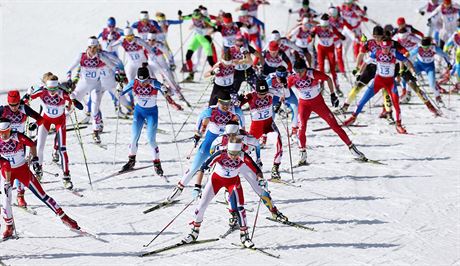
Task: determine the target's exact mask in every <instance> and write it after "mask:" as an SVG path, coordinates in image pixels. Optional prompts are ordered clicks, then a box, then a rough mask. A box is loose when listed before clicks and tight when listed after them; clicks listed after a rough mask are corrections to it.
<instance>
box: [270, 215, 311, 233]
mask: <svg viewBox="0 0 460 266" xmlns="http://www.w3.org/2000/svg"><path fill="white" fill-rule="evenodd" d="M265 218H266V219H267V220H269V221H272V222H276V223H280V224H285V225H289V226H292V227H295V228H299V229H305V230H309V231H313V232H316V230H315V228H313V227H308V226H305V225H302V224H299V223H296V222H291V221H280V220H276V219H273V218H272V217H265Z"/></svg>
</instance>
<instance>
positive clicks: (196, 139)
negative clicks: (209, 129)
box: [193, 134, 201, 147]
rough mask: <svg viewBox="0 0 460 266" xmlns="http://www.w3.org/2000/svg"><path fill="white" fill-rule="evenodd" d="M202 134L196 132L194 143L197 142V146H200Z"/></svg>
mask: <svg viewBox="0 0 460 266" xmlns="http://www.w3.org/2000/svg"><path fill="white" fill-rule="evenodd" d="M200 139H201V135H198V134H195V135H194V136H193V144H195V147H196V146H198V142H200Z"/></svg>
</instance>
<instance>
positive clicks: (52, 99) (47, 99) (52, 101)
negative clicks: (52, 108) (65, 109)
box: [43, 95, 61, 105]
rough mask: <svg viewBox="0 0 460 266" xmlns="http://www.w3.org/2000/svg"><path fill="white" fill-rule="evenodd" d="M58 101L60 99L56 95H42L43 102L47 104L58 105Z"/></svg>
mask: <svg viewBox="0 0 460 266" xmlns="http://www.w3.org/2000/svg"><path fill="white" fill-rule="evenodd" d="M60 101H61V99H60V98H59V96H57V95H56V96H55V97H53V96H50V95H47V96H45V97H43V102H44V103H45V104H47V105H58V104H59V102H60Z"/></svg>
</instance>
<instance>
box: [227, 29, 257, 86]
mask: <svg viewBox="0 0 460 266" xmlns="http://www.w3.org/2000/svg"><path fill="white" fill-rule="evenodd" d="M230 53H231V55H232V60H233V62H234V64H235V73H234V75H233V91H234V92H235V93H238V91H239V90H240V88H241V84H242V83H243V81H245V82H246V83H247V84H249V86H251V87H252V88H254V87H255V82H256V78H257V77H256V73H255V70H254V67H253V65H252V62H253V60H252V55H255V56H256V57H257V58H258V59H259V62H262V64H263V59H262V56H261V55H260V53H259V52H257V50H256V49H254V47H252V46H251V45H249V44H247V43H246V39H245V38H244V37H243V35H241V34H238V35H237V36H236V39H235V44H234V45H233V46H232V47H230Z"/></svg>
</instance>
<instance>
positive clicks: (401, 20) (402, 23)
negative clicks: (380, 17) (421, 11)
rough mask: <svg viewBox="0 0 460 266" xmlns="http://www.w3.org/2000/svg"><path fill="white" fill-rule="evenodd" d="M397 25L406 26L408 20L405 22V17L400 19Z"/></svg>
mask: <svg viewBox="0 0 460 266" xmlns="http://www.w3.org/2000/svg"><path fill="white" fill-rule="evenodd" d="M396 24H397V25H398V26H400V25H404V24H406V20H405V19H404V18H403V17H399V18H398V19H397V20H396Z"/></svg>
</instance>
